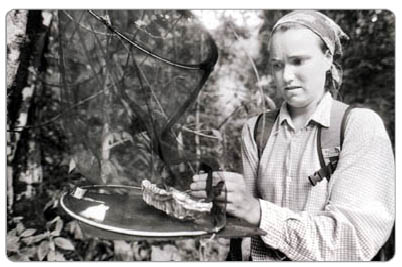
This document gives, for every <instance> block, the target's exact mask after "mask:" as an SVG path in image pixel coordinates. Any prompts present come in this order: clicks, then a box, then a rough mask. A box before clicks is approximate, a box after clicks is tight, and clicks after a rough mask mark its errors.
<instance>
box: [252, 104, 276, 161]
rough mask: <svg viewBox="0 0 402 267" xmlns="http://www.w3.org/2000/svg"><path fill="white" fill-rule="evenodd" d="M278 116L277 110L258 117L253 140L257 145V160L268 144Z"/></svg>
mask: <svg viewBox="0 0 402 267" xmlns="http://www.w3.org/2000/svg"><path fill="white" fill-rule="evenodd" d="M278 115H279V109H274V110H270V111H268V112H265V113H262V114H260V115H258V118H257V121H256V122H255V126H254V140H255V142H256V144H257V152H258V159H260V158H261V156H262V152H263V151H264V148H265V146H266V144H267V142H268V138H269V136H270V135H271V132H272V127H273V126H274V123H275V120H276V118H277V117H278Z"/></svg>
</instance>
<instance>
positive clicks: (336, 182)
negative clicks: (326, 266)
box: [242, 93, 395, 261]
mask: <svg viewBox="0 0 402 267" xmlns="http://www.w3.org/2000/svg"><path fill="white" fill-rule="evenodd" d="M332 101H333V100H332V97H331V95H330V94H329V93H326V95H325V96H324V98H323V99H322V100H321V102H320V103H319V105H318V106H317V109H316V111H315V112H314V114H313V115H312V117H311V119H310V120H308V122H307V124H306V125H305V127H303V128H301V129H300V130H299V131H297V132H295V130H294V127H293V124H292V119H291V117H290V116H289V113H288V110H287V108H286V105H285V104H283V105H282V107H281V110H280V113H279V116H278V119H277V120H276V122H275V124H274V126H273V128H272V132H271V136H270V138H269V140H268V143H267V145H266V147H265V149H264V152H263V154H262V157H261V163H260V164H258V155H257V146H256V143H255V141H254V126H255V123H256V117H254V118H252V119H250V120H248V122H247V123H246V124H245V126H244V128H243V133H242V156H243V174H244V179H245V182H246V185H247V187H248V190H249V191H250V192H251V193H252V194H253V195H254V196H255V197H257V198H259V199H260V205H261V221H260V225H259V226H260V228H261V229H263V230H265V231H266V232H267V234H266V235H265V236H263V237H261V238H260V237H257V238H252V240H251V256H252V259H253V260H266V261H268V260H280V259H281V257H282V256H283V257H285V256H286V257H288V258H289V259H291V260H296V261H366V260H370V259H372V258H373V257H374V256H375V254H376V253H377V252H378V250H379V249H380V248H381V246H382V245H383V243H384V242H385V241H386V240H387V239H388V237H389V235H390V233H391V229H392V226H393V223H394V216H395V170H394V156H393V152H392V146H391V143H390V140H389V137H388V135H387V133H386V131H385V128H384V125H383V122H382V120H381V119H380V117H379V116H378V115H377V114H376V113H374V112H373V111H371V110H369V109H363V108H355V109H353V110H352V111H351V112H350V116H349V119H348V121H347V124H346V131H345V139H344V143H343V148H342V151H341V154H340V158H339V162H338V167H337V169H336V171H335V172H334V174H333V175H332V176H331V180H330V182H327V180H326V179H323V180H322V181H321V182H320V183H318V184H317V185H316V186H314V187H313V186H312V185H311V184H310V182H309V181H308V175H311V174H313V173H314V172H315V171H317V170H318V169H320V163H319V159H318V155H317V152H316V151H317V146H316V136H317V129H318V127H317V125H318V124H320V125H321V126H323V127H328V126H329V125H330V119H329V118H330V110H331V105H332Z"/></svg>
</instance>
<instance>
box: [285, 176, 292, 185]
mask: <svg viewBox="0 0 402 267" xmlns="http://www.w3.org/2000/svg"><path fill="white" fill-rule="evenodd" d="M291 182H292V177H291V176H286V183H287V184H290V183H291Z"/></svg>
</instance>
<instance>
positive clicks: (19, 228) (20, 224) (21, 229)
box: [17, 222, 25, 235]
mask: <svg viewBox="0 0 402 267" xmlns="http://www.w3.org/2000/svg"><path fill="white" fill-rule="evenodd" d="M24 230H25V227H24V225H23V224H22V223H20V222H19V223H18V224H17V235H20V234H21V233H22V232H23V231H24Z"/></svg>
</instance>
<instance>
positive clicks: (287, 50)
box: [270, 29, 332, 108]
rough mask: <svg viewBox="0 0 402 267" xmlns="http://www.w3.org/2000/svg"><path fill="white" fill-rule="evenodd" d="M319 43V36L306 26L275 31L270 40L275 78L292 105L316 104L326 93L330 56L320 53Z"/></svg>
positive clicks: (302, 106)
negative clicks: (325, 86)
mask: <svg viewBox="0 0 402 267" xmlns="http://www.w3.org/2000/svg"><path fill="white" fill-rule="evenodd" d="M320 44H321V40H320V38H319V37H318V36H317V35H315V34H314V33H313V32H311V31H310V30H308V29H288V30H287V31H285V32H281V31H277V32H275V33H274V35H273V37H272V39H271V46H270V53H271V59H270V64H271V67H272V74H273V77H274V81H275V83H276V85H277V87H278V89H279V90H280V91H281V93H282V95H283V97H284V100H285V101H286V102H287V103H288V105H290V106H291V107H294V108H305V107H309V106H311V105H316V104H317V103H318V102H319V101H320V100H321V98H322V96H323V94H324V92H325V89H324V85H325V77H326V72H327V71H328V70H329V69H330V66H331V64H332V57H331V55H330V53H329V52H327V53H323V51H322V49H321V46H320Z"/></svg>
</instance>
